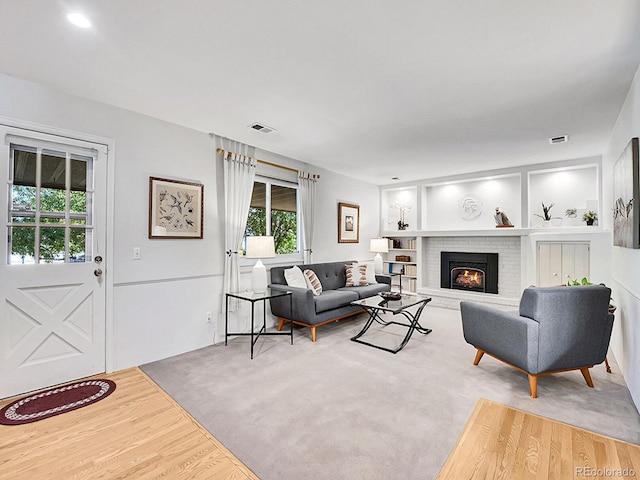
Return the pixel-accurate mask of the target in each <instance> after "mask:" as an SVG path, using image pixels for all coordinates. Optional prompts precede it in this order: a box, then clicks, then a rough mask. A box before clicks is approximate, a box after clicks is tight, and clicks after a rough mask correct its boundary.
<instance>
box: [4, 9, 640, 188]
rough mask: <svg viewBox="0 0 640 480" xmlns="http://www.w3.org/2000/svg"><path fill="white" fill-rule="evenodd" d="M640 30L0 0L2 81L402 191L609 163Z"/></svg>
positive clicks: (552, 18) (508, 13)
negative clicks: (82, 20) (422, 183)
mask: <svg viewBox="0 0 640 480" xmlns="http://www.w3.org/2000/svg"><path fill="white" fill-rule="evenodd" d="M71 10H77V11H81V12H83V13H85V14H86V15H87V16H88V17H89V18H90V19H91V21H92V23H93V26H92V28H90V29H86V30H83V29H79V28H77V27H74V26H72V25H71V24H69V23H68V22H67V20H66V15H67V13H68V12H69V11H71ZM639 25H640V2H638V1H637V0H613V1H603V0H562V1H558V0H536V1H531V0H527V1H524V0H486V1H477V0H437V1H436V0H402V1H401V0H340V1H336V0H325V1H323V2H310V1H301V0H298V1H296V0H268V1H250V0H216V1H211V0H188V1H186V2H178V1H175V0H135V1H131V0H109V1H107V0H100V1H98V0H93V1H90V0H64V1H62V0H0V45H2V47H1V48H0V72H1V73H4V74H8V75H11V76H14V77H17V78H22V79H26V80H30V81H34V82H38V83H40V84H44V85H48V86H51V87H54V88H57V89H60V90H63V91H66V92H70V93H73V94H75V95H79V96H81V97H86V98H90V99H93V100H97V101H100V102H105V103H108V104H112V105H116V106H118V107H122V108H125V109H128V110H133V111H136V112H141V113H144V114H146V115H150V116H152V117H156V118H160V119H163V120H167V121H170V122H173V123H176V124H179V125H184V126H186V127H190V128H193V129H196V130H199V131H202V132H211V133H215V134H218V135H222V136H225V137H229V138H232V139H234V140H239V141H242V142H245V143H248V144H251V145H254V146H257V147H259V148H262V149H264V150H269V151H272V152H275V153H278V154H281V155H285V156H289V157H292V158H295V159H298V160H301V161H303V162H308V163H310V164H314V165H318V166H321V167H323V168H326V169H328V170H332V171H335V172H339V173H342V174H345V175H349V176H352V177H356V178H359V179H362V180H365V181H368V182H371V183H375V184H391V183H393V182H394V180H392V177H399V179H400V180H399V181H400V182H404V181H411V180H417V179H425V178H434V177H441V176H446V175H455V174H459V173H463V172H469V171H479V170H487V169H496V168H505V167H512V166H517V165H523V164H531V163H542V162H549V161H556V160H564V159H572V158H581V157H588V156H593V155H600V154H602V152H603V151H604V148H605V146H606V143H607V141H608V139H609V135H610V133H611V130H612V128H613V126H614V124H615V121H616V118H617V115H618V113H619V111H620V108H621V106H622V104H623V102H624V99H625V96H626V94H627V92H628V90H629V86H630V84H631V81H632V79H633V75H634V73H635V71H636V69H637V67H638V65H639V64H640V28H638V26H639ZM1 113H2V112H0V114H1ZM254 122H260V123H263V124H265V125H267V126H269V127H273V128H275V131H274V132H271V133H268V134H265V133H261V132H258V131H255V130H252V129H250V128H248V126H249V125H250V124H252V123H254ZM564 134H568V135H569V138H570V141H569V142H568V143H564V144H558V145H550V144H549V141H548V138H549V137H551V136H557V135H564Z"/></svg>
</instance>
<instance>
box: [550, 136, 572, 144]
mask: <svg viewBox="0 0 640 480" xmlns="http://www.w3.org/2000/svg"><path fill="white" fill-rule="evenodd" d="M568 141H569V135H559V136H557V137H549V143H550V144H552V145H553V144H554V143H565V142H568Z"/></svg>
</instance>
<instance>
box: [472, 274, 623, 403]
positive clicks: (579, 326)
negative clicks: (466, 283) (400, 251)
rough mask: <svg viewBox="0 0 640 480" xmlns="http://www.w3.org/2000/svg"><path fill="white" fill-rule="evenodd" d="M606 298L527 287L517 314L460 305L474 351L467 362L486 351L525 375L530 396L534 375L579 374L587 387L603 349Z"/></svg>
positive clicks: (585, 291)
mask: <svg viewBox="0 0 640 480" xmlns="http://www.w3.org/2000/svg"><path fill="white" fill-rule="evenodd" d="M610 296H611V290H610V289H609V288H607V287H603V286H600V285H591V286H581V287H545V288H527V289H525V290H524V292H523V293H522V298H521V300H520V311H519V312H505V311H502V310H497V309H495V308H492V307H488V306H486V305H483V304H479V303H473V302H461V303H460V311H461V313H462V328H463V332H464V338H465V340H466V341H467V343H470V344H471V345H473V346H474V347H476V349H477V353H476V358H475V360H474V362H473V364H474V365H478V363H479V362H480V359H481V358H482V356H483V355H484V354H485V353H486V354H488V355H490V356H492V357H494V358H496V359H498V360H501V361H503V362H505V363H506V364H508V365H511V366H512V367H515V368H516V369H518V370H520V371H521V372H523V373H526V374H527V375H528V376H529V387H530V390H531V396H532V397H533V398H536V397H537V396H538V392H537V390H538V377H539V376H540V375H548V374H551V373H558V372H565V371H568V370H580V371H581V372H582V376H583V377H584V379H585V381H586V382H587V385H588V386H589V387H593V381H592V380H591V375H590V373H589V368H591V367H593V366H594V365H597V364H599V363H602V362H603V361H604V360H605V358H606V355H607V350H608V349H609V340H610V338H611V328H612V327H613V315H612V314H610V313H609V298H610Z"/></svg>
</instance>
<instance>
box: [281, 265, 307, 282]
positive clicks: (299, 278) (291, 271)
mask: <svg viewBox="0 0 640 480" xmlns="http://www.w3.org/2000/svg"><path fill="white" fill-rule="evenodd" d="M306 278H307V277H305V276H304V273H302V270H300V268H299V267H298V266H297V265H295V266H293V268H288V269H287V270H285V271H284V279H285V280H286V281H287V285H288V286H290V287H298V288H308V287H307V280H306Z"/></svg>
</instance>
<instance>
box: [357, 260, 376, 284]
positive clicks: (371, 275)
mask: <svg viewBox="0 0 640 480" xmlns="http://www.w3.org/2000/svg"><path fill="white" fill-rule="evenodd" d="M358 265H365V266H366V267H367V283H368V284H369V285H371V284H372V283H378V281H377V280H376V267H375V266H374V264H373V262H358Z"/></svg>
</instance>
